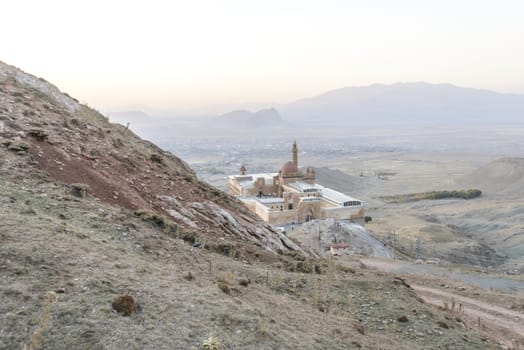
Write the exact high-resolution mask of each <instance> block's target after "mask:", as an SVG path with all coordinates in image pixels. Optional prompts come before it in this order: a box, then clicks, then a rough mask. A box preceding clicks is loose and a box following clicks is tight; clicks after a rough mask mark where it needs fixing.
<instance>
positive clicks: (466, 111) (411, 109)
mask: <svg viewBox="0 0 524 350" xmlns="http://www.w3.org/2000/svg"><path fill="white" fill-rule="evenodd" d="M279 110H280V111H281V113H282V115H283V116H284V119H285V120H289V121H292V120H300V121H310V122H314V121H322V122H323V123H325V122H336V123H352V122H359V123H360V122H372V123H376V122H423V123H425V122H445V123H448V122H451V123H457V122H459V123H460V122H497V123H500V122H517V121H519V122H520V121H523V120H524V95H517V94H501V93H496V92H492V91H488V90H478V89H471V88H461V87H457V86H454V85H451V84H429V83H398V84H392V85H382V84H374V85H370V86H365V87H346V88H342V89H338V90H332V91H329V92H327V93H325V94H322V95H319V96H315V97H310V98H305V99H301V100H298V101H295V102H293V103H290V104H287V105H282V106H280V107H279Z"/></svg>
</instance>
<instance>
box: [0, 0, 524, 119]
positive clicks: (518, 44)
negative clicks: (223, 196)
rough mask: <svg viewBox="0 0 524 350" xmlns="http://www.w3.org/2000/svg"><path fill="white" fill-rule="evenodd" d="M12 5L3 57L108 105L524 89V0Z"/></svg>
mask: <svg viewBox="0 0 524 350" xmlns="http://www.w3.org/2000/svg"><path fill="white" fill-rule="evenodd" d="M3 13H4V15H5V16H4V18H3V20H2V21H1V22H0V30H2V32H3V33H9V34H8V35H5V38H3V40H2V42H1V43H0V47H1V50H0V53H1V56H0V60H1V61H4V62H6V63H8V64H11V65H14V66H17V67H20V68H21V69H22V70H24V71H26V72H28V73H31V74H34V75H36V76H39V77H42V78H45V79H46V80H48V81H50V82H51V83H53V84H55V85H57V86H58V87H59V88H60V89H61V90H63V91H65V92H67V93H68V94H70V95H72V96H74V97H76V98H78V99H79V100H81V101H85V102H87V103H88V104H89V105H91V106H94V107H96V108H99V109H112V108H115V107H118V106H128V105H145V106H150V107H155V108H165V109H168V108H169V109H180V110H187V109H194V108H202V107H206V106H210V105H237V104H238V105H244V104H246V105H249V104H283V103H289V102H292V101H294V100H297V99H301V98H306V97H311V96H315V95H318V94H322V93H325V92H327V91H330V90H334V89H340V88H343V87H347V86H367V85H371V84H376V83H380V84H393V83H398V82H420V81H423V82H428V83H434V84H440V83H449V84H453V85H456V86H461V87H471V88H477V89H484V90H492V91H496V92H503V93H520V94H522V93H524V80H523V79H522V77H523V76H524V41H522V38H523V37H524V23H523V22H522V21H521V20H520V15H521V14H522V13H524V4H522V3H521V2H519V1H499V2H497V3H496V4H495V3H494V2H489V1H460V3H458V4H457V2H456V1H438V2H437V1H427V2H424V4H421V2H417V1H397V2H394V3H392V2H389V1H385V0H380V1H378V0H377V1H370V2H366V5H362V3H361V2H356V1H322V2H321V1H285V2H283V1H280V2H279V1H265V2H259V1H222V2H220V3H218V2H213V1H193V2H190V3H187V2H183V1H174V2H167V1H148V2H142V1H127V2H124V1H112V2H110V3H109V2H103V1H98V0H97V1H91V2H89V3H83V4H72V3H71V2H67V1H63V0H54V1H53V0H51V1H47V2H39V1H16V2H15V1H7V3H6V4H3Z"/></svg>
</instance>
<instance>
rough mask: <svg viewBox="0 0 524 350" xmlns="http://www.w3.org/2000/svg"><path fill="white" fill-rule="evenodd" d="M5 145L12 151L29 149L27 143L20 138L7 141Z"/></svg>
mask: <svg viewBox="0 0 524 350" xmlns="http://www.w3.org/2000/svg"><path fill="white" fill-rule="evenodd" d="M5 145H6V146H7V149H8V150H10V151H13V152H25V151H27V150H28V149H29V145H28V144H27V143H25V142H24V141H21V140H15V141H9V142H7V143H6V144H5Z"/></svg>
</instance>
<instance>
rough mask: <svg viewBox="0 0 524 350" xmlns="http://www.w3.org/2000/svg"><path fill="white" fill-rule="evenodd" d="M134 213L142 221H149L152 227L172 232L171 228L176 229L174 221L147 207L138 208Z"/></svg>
mask: <svg viewBox="0 0 524 350" xmlns="http://www.w3.org/2000/svg"><path fill="white" fill-rule="evenodd" d="M135 215H136V216H138V217H139V218H140V219H141V220H142V221H145V222H149V223H150V224H151V225H152V226H153V227H155V228H159V229H161V230H165V231H168V232H169V233H170V234H172V233H173V232H172V231H173V230H174V231H175V234H176V231H177V226H176V224H175V223H174V222H171V221H169V220H167V219H166V218H165V217H164V216H162V215H159V214H157V213H155V212H154V211H151V210H147V209H140V210H137V211H135Z"/></svg>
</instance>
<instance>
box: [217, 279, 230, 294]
mask: <svg viewBox="0 0 524 350" xmlns="http://www.w3.org/2000/svg"><path fill="white" fill-rule="evenodd" d="M218 288H220V290H221V291H222V292H224V293H226V294H229V293H231V288H229V283H227V282H226V281H218Z"/></svg>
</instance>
